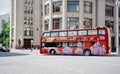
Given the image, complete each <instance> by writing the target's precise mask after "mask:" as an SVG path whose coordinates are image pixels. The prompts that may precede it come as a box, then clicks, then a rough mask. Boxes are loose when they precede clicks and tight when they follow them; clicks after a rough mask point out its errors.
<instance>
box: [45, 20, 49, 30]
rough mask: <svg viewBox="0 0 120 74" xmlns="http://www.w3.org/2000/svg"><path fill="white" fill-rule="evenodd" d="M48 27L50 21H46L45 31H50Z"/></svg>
mask: <svg viewBox="0 0 120 74" xmlns="http://www.w3.org/2000/svg"><path fill="white" fill-rule="evenodd" d="M48 25H49V20H45V26H44V28H45V30H48Z"/></svg>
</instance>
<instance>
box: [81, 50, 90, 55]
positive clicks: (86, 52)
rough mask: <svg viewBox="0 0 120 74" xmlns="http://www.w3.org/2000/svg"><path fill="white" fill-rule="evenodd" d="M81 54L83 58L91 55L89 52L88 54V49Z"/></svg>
mask: <svg viewBox="0 0 120 74" xmlns="http://www.w3.org/2000/svg"><path fill="white" fill-rule="evenodd" d="M83 54H84V55H85V56H90V55H91V52H90V50H89V49H86V50H84V52H83Z"/></svg>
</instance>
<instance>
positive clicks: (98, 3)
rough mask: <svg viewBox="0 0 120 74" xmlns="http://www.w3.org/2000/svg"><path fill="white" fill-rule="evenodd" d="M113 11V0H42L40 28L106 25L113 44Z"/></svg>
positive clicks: (60, 28)
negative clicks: (41, 23)
mask: <svg viewBox="0 0 120 74" xmlns="http://www.w3.org/2000/svg"><path fill="white" fill-rule="evenodd" d="M115 11H116V10H115V0H43V26H42V27H43V28H42V30H43V31H46V30H64V29H78V28H79V29H80V28H96V27H97V26H107V27H109V28H110V31H111V33H112V34H111V38H112V46H114V44H115V42H114V41H115V40H114V37H115ZM119 14H120V10H119ZM119 17H120V16H119ZM119 30H120V27H119ZM119 44H120V43H119Z"/></svg>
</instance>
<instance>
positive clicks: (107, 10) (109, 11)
mask: <svg viewBox="0 0 120 74" xmlns="http://www.w3.org/2000/svg"><path fill="white" fill-rule="evenodd" d="M105 15H106V16H114V7H113V6H107V5H106V8H105Z"/></svg>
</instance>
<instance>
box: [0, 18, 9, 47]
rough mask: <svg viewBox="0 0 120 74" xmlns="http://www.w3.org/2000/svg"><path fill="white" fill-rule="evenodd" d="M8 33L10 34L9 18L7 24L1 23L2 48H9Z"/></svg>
mask: <svg viewBox="0 0 120 74" xmlns="http://www.w3.org/2000/svg"><path fill="white" fill-rule="evenodd" d="M9 33H10V18H9V19H8V21H7V22H4V23H2V31H1V34H0V43H2V45H3V46H9V37H10V36H9Z"/></svg>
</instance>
